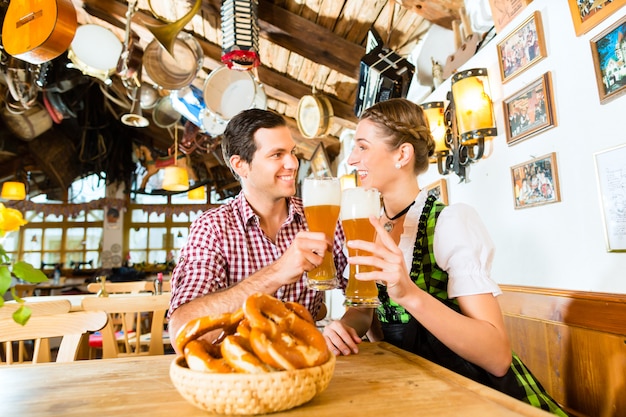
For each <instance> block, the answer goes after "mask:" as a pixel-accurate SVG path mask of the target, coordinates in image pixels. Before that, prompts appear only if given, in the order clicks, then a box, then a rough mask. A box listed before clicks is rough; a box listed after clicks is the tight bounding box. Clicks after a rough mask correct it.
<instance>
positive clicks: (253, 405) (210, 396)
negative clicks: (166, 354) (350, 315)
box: [170, 354, 335, 415]
mask: <svg viewBox="0 0 626 417" xmlns="http://www.w3.org/2000/svg"><path fill="white" fill-rule="evenodd" d="M334 370H335V355H332V354H331V355H330V359H329V360H328V362H326V363H325V364H323V365H320V366H316V367H313V368H305V369H298V370H295V371H280V372H268V373H264V374H219V373H203V372H197V371H192V370H191V369H189V368H187V366H186V364H185V358H184V357H183V356H179V357H177V358H176V359H175V360H174V361H172V364H171V366H170V378H171V379H172V382H173V383H174V386H175V387H176V389H177V390H178V392H179V393H180V394H181V395H182V396H183V398H185V399H186V400H187V401H189V402H190V403H192V404H193V405H195V406H196V407H198V408H201V409H203V410H206V411H210V412H212V413H217V414H225V415H251V414H265V413H273V412H276V411H283V410H288V409H290V408H293V407H296V406H298V405H300V404H303V403H305V402H307V401H309V400H311V399H312V398H313V397H314V396H315V395H316V394H318V393H320V392H322V391H324V390H325V389H326V387H328V384H329V383H330V380H331V378H332V376H333V372H334Z"/></svg>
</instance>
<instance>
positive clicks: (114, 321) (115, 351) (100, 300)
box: [82, 294, 170, 359]
mask: <svg viewBox="0 0 626 417" xmlns="http://www.w3.org/2000/svg"><path fill="white" fill-rule="evenodd" d="M169 303H170V294H161V295H147V296H141V297H137V296H129V297H124V296H119V297H89V298H85V299H84V300H83V302H82V306H83V310H86V311H92V310H103V311H106V312H107V313H108V314H109V323H108V324H107V326H106V327H105V328H104V329H102V358H104V359H106V358H118V357H123V356H136V355H162V354H163V353H164V351H165V350H164V347H163V326H164V321H165V313H166V312H167V309H168V308H169ZM142 313H150V314H149V323H147V324H146V323H145V322H144V320H143V317H142V316H143V315H142ZM120 347H123V349H120Z"/></svg>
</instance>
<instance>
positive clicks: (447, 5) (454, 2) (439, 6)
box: [399, 0, 465, 29]
mask: <svg viewBox="0 0 626 417" xmlns="http://www.w3.org/2000/svg"><path fill="white" fill-rule="evenodd" d="M399 1H400V3H401V4H402V6H403V7H406V8H407V9H409V10H411V11H413V12H415V13H417V14H419V15H420V16H422V17H423V18H424V19H426V20H428V21H430V22H432V23H434V24H436V25H439V26H442V27H444V28H448V29H452V21H453V20H455V19H458V10H459V8H460V7H462V6H463V5H464V4H465V3H464V0H437V1H424V0H399Z"/></svg>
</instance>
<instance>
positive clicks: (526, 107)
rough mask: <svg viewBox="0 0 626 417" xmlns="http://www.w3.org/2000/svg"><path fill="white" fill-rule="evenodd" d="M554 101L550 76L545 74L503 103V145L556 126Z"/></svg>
mask: <svg viewBox="0 0 626 417" xmlns="http://www.w3.org/2000/svg"><path fill="white" fill-rule="evenodd" d="M553 97H554V95H553V94H552V80H551V73H550V71H548V72H546V73H545V74H543V75H542V76H541V77H540V78H539V79H537V80H535V81H533V82H532V83H530V84H529V85H528V86H526V87H524V88H523V89H522V90H520V91H518V92H517V93H515V94H513V95H512V96H511V97H509V98H506V99H504V100H503V101H502V105H503V107H504V121H505V123H506V143H507V144H509V145H511V144H514V143H516V142H518V141H520V140H522V139H526V138H529V137H530V136H532V135H536V134H537V133H540V132H543V131H544V130H546V129H549V128H551V127H554V126H556V118H555V111H554V100H553Z"/></svg>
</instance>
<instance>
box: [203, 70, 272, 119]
mask: <svg viewBox="0 0 626 417" xmlns="http://www.w3.org/2000/svg"><path fill="white" fill-rule="evenodd" d="M203 93H204V103H205V105H206V107H207V109H209V110H210V111H211V112H213V113H214V114H215V115H216V116H218V117H220V118H222V119H224V120H226V121H228V120H230V119H231V118H232V117H233V116H235V115H236V114H237V113H239V112H241V111H243V110H247V109H251V108H265V106H266V101H267V97H266V96H265V91H263V88H262V86H260V85H259V84H257V82H256V80H255V79H254V77H253V76H252V75H251V74H250V72H248V71H236V70H231V69H229V68H228V67H226V66H223V67H220V68H218V69H216V70H214V71H213V72H211V74H209V76H208V77H207V79H206V81H205V83H204V90H203Z"/></svg>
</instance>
